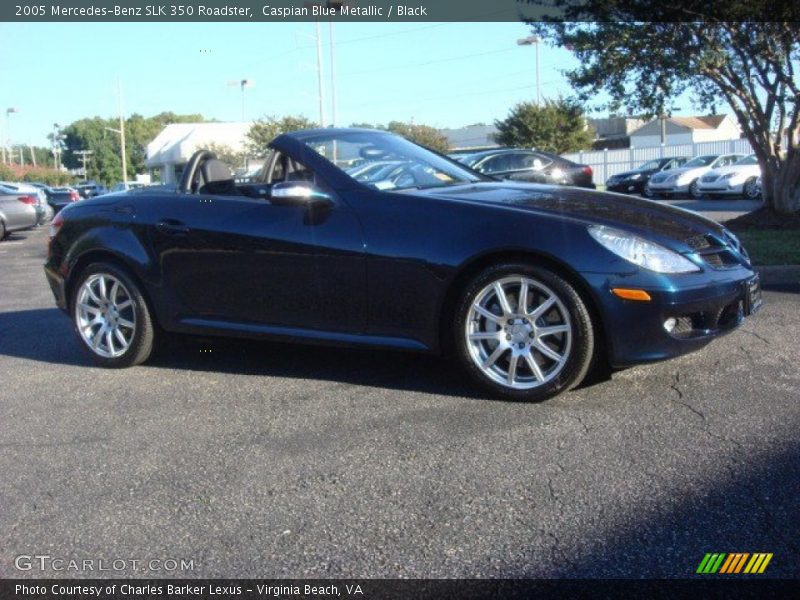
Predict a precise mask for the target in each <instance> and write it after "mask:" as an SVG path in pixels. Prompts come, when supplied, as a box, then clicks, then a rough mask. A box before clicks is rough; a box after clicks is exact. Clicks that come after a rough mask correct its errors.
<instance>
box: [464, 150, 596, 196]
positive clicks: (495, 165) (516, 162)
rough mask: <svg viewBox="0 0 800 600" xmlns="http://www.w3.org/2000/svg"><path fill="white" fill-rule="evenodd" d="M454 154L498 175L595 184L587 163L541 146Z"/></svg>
mask: <svg viewBox="0 0 800 600" xmlns="http://www.w3.org/2000/svg"><path fill="white" fill-rule="evenodd" d="M456 157H457V158H456V160H458V161H459V162H462V163H464V164H465V165H467V166H468V167H470V168H472V169H474V170H475V171H478V172H479V173H483V174H484V175H490V176H492V177H497V178H499V179H509V180H511V181H529V182H532V183H552V184H559V185H574V186H578V187H585V188H591V189H594V187H595V185H594V183H592V168H591V167H590V166H588V165H581V164H578V163H575V162H572V161H571V160H567V159H566V158H562V157H560V156H558V155H556V154H550V153H549V152H542V151H541V150H535V151H534V150H524V149H517V148H501V149H497V150H484V151H483V152H475V153H473V154H466V155H461V156H459V155H456Z"/></svg>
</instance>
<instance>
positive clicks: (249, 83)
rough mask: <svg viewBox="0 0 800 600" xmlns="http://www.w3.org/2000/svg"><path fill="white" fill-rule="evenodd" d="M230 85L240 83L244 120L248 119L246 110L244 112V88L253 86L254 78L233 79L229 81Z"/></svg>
mask: <svg viewBox="0 0 800 600" xmlns="http://www.w3.org/2000/svg"><path fill="white" fill-rule="evenodd" d="M228 85H238V86H239V88H240V89H241V90H242V122H244V121H245V120H246V119H245V112H244V89H245V88H249V87H252V86H253V80H252V79H240V80H238V81H236V80H231V81H229V82H228Z"/></svg>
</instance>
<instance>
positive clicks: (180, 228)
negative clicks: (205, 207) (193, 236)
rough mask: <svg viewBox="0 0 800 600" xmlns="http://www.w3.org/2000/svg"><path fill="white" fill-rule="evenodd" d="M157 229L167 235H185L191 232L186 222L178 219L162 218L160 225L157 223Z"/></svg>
mask: <svg viewBox="0 0 800 600" xmlns="http://www.w3.org/2000/svg"><path fill="white" fill-rule="evenodd" d="M156 229H158V230H159V231H160V232H161V233H166V234H167V235H185V234H187V233H189V228H188V227H187V226H186V223H184V222H182V221H178V220H177V219H162V220H161V221H159V223H158V225H156Z"/></svg>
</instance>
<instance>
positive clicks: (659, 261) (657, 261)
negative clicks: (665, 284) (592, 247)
mask: <svg viewBox="0 0 800 600" xmlns="http://www.w3.org/2000/svg"><path fill="white" fill-rule="evenodd" d="M589 234H590V235H591V236H592V237H593V238H594V239H595V240H597V242H599V243H600V244H601V245H602V246H604V247H605V248H606V249H608V250H610V251H611V252H613V253H614V254H616V255H617V256H620V257H622V258H624V259H625V260H627V261H628V262H631V263H633V264H635V265H638V266H640V267H642V268H643V269H648V270H650V271H655V272H656V273H692V272H697V271H700V267H698V266H697V265H695V264H694V263H693V262H691V261H690V260H688V259H687V258H684V257H683V256H681V255H680V254H678V253H677V252H673V251H672V250H668V249H667V248H664V247H663V246H659V245H658V244H655V243H653V242H648V241H647V240H645V239H643V238H640V237H639V236H637V235H633V234H632V233H628V232H626V231H621V230H619V229H614V228H612V227H605V226H603V225H591V226H590V227H589Z"/></svg>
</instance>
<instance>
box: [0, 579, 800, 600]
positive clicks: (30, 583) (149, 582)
mask: <svg viewBox="0 0 800 600" xmlns="http://www.w3.org/2000/svg"><path fill="white" fill-rule="evenodd" d="M796 592H797V582H796V581H792V580H774V579H766V580H762V579H760V578H756V577H752V578H746V576H743V577H742V578H741V579H732V578H727V579H722V578H715V579H713V580H712V579H702V578H698V579H692V580H599V581H597V580H589V579H585V580H519V579H513V580H511V579H495V580H485V579H484V580H458V579H433V580H426V579H412V580H386V579H381V580H368V579H364V580H356V579H353V580H346V579H329V580H318V579H317V580H300V579H292V580H289V579H271V580H270V579H264V580H258V579H232V580H209V579H205V580H203V579H170V580H165V579H130V580H112V579H105V580H104V579H65V580H47V579H44V580H6V581H2V582H0V598H3V599H4V600H5V599H6V598H15V599H20V600H22V599H48V600H50V599H52V600H86V599H87V598H97V599H102V600H112V599H114V600H122V599H126V600H131V599H134V598H135V599H136V600H161V599H164V600H197V599H198V598H203V599H205V600H208V599H214V598H219V599H220V600H229V599H232V598H235V599H268V598H271V599H279V598H280V599H299V598H314V599H325V600H332V599H334V598H342V599H363V600H395V599H397V600H400V599H403V600H405V599H412V598H413V599H415V600H428V599H430V600H434V599H436V600H440V599H450V598H452V599H459V600H473V599H474V600H479V599H493V598H497V599H501V598H502V599H503V600H507V599H516V598H558V599H559V600H562V599H563V598H592V599H593V600H596V599H602V598H625V599H626V600H628V599H630V598H649V599H659V598H689V597H695V598H704V599H708V598H725V599H728V598H770V599H773V598H777V599H780V598H795V597H796Z"/></svg>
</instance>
